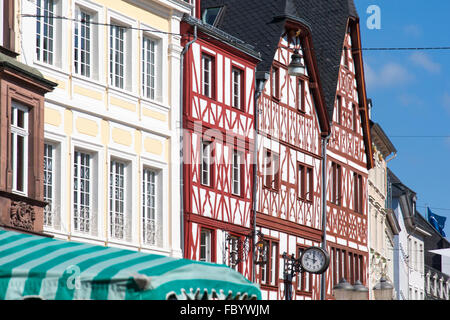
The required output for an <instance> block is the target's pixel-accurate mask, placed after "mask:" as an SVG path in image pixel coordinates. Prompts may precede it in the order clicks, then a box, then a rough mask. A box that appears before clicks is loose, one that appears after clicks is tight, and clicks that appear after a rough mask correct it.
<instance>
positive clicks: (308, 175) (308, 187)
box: [297, 164, 314, 201]
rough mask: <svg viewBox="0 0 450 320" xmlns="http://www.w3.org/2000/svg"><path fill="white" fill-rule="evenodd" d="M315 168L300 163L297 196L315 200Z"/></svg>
mask: <svg viewBox="0 0 450 320" xmlns="http://www.w3.org/2000/svg"><path fill="white" fill-rule="evenodd" d="M313 179H314V176H313V168H312V167H308V166H305V165H303V164H299V165H298V175H297V196H298V197H299V198H300V199H304V200H307V201H312V200H313V188H314V187H313V183H314V180H313Z"/></svg>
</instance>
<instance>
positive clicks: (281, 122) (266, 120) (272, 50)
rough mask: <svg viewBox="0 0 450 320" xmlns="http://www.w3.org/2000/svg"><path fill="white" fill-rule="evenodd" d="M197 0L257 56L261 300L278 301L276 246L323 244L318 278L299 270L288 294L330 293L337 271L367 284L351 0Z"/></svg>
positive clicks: (363, 131) (361, 110)
mask: <svg viewBox="0 0 450 320" xmlns="http://www.w3.org/2000/svg"><path fill="white" fill-rule="evenodd" d="M201 4H202V7H201V10H202V12H206V10H212V9H215V10H218V9H219V8H222V11H223V13H222V14H221V16H220V19H219V20H218V21H216V22H215V23H216V26H217V27H218V28H220V29H223V30H224V31H226V32H229V33H231V34H233V35H235V36H237V37H238V38H241V39H243V40H244V41H246V42H248V43H250V44H252V45H255V47H256V48H257V50H259V51H260V52H261V54H262V62H261V63H260V64H258V68H257V75H256V78H257V85H256V88H257V92H256V94H257V95H258V93H259V92H258V89H259V88H261V92H260V97H259V100H258V101H259V103H258V116H257V118H256V119H257V121H258V124H257V127H258V134H259V135H258V136H257V139H258V141H257V145H258V173H257V174H258V177H257V182H258V184H257V197H256V202H257V203H256V210H257V221H256V222H257V228H258V229H260V230H261V231H262V232H263V234H264V235H265V237H266V239H267V241H268V245H269V248H270V249H269V250H268V260H267V263H266V264H265V265H262V266H261V267H258V268H257V280H258V281H259V282H260V283H261V285H262V289H263V292H264V293H265V298H267V299H284V298H285V296H284V285H283V280H284V277H283V271H284V270H283V268H284V263H283V259H282V253H284V252H287V253H288V254H295V256H296V257H298V256H299V251H301V250H302V249H303V248H304V247H307V246H312V245H321V246H324V244H326V248H327V250H328V252H329V254H330V256H331V263H330V266H329V268H328V271H327V272H326V275H325V277H324V279H325V281H320V280H321V278H320V277H319V276H316V275H308V274H305V273H302V274H299V275H297V277H296V278H295V279H294V283H293V286H294V287H295V290H294V292H293V299H319V298H322V299H329V298H333V290H332V289H333V286H334V285H335V284H336V283H337V282H338V281H339V280H340V279H341V278H346V279H347V281H349V282H350V283H352V284H354V283H355V282H356V281H357V280H359V281H361V282H362V283H363V284H364V285H366V284H367V278H368V218H367V203H368V201H367V199H368V197H367V177H368V170H369V169H370V168H371V167H372V156H371V154H372V151H371V139H370V127H369V123H368V120H369V118H368V112H367V101H366V93H365V83H364V72H363V63H362V56H361V52H360V51H359V50H358V48H359V47H360V42H361V41H360V33H359V18H358V15H357V12H356V9H355V6H354V3H353V1H352V0H341V1H317V0H314V1H313V0H284V1H270V2H267V1H265V2H261V1H245V2H244V3H242V2H241V1H222V0H203V1H202V2H201ZM243 12H245V14H244V13H243ZM293 49H298V51H299V53H300V54H301V55H302V61H303V63H304V65H305V66H306V70H305V74H304V76H303V77H292V76H289V75H288V74H287V66H288V65H289V63H290V62H291V54H292V52H293ZM259 84H261V87H260V86H259ZM324 110H325V111H324ZM322 143H324V145H325V146H326V148H327V151H326V155H325V154H323V152H322V146H323V145H322ZM325 156H326V158H327V160H326V162H325V167H326V172H325V173H324V175H322V165H323V159H324V157H325ZM277 169H279V170H277ZM323 181H325V186H326V191H325V192H324V191H323V190H322V186H323V184H322V182H323ZM324 197H326V198H324ZM324 199H326V202H325V203H326V211H325V212H324V211H323V205H322V203H324V202H323V200H324ZM325 213H326V215H325ZM323 217H326V220H325V225H326V228H324V227H323V223H322V222H323ZM324 229H325V230H324Z"/></svg>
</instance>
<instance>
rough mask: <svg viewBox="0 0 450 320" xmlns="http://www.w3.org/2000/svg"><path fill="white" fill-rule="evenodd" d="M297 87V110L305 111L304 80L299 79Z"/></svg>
mask: <svg viewBox="0 0 450 320" xmlns="http://www.w3.org/2000/svg"><path fill="white" fill-rule="evenodd" d="M297 88H298V90H297V110H298V111H301V112H305V81H304V80H302V79H299V80H298V85H297Z"/></svg>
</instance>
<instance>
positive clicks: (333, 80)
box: [201, 0, 358, 119]
mask: <svg viewBox="0 0 450 320" xmlns="http://www.w3.org/2000/svg"><path fill="white" fill-rule="evenodd" d="M217 6H224V7H225V10H226V12H225V14H224V16H223V17H222V19H221V21H220V23H219V24H218V25H217V27H218V28H220V29H222V30H224V31H225V32H228V33H230V34H232V35H234V36H236V37H238V38H240V39H242V40H244V41H245V42H247V43H250V44H251V45H253V46H255V48H256V50H257V51H259V52H260V53H261V57H262V62H261V63H260V64H259V65H258V67H257V71H266V72H268V71H270V67H271V65H272V61H273V57H274V54H275V52H276V49H277V46H278V41H279V39H280V36H281V34H282V32H283V26H284V23H285V21H286V20H287V19H293V20H297V21H299V22H302V23H303V24H304V25H305V26H307V27H309V29H310V31H311V33H312V42H313V47H314V51H315V53H316V58H317V64H318V70H319V76H320V80H321V85H322V88H323V94H324V99H325V104H326V107H327V110H328V115H329V118H330V119H332V115H333V109H334V101H335V97H336V88H337V83H338V78H339V67H340V61H341V54H342V48H343V44H344V39H345V34H346V28H347V21H348V18H349V17H354V18H358V15H357V12H356V8H355V5H354V3H353V0H202V1H201V7H202V10H203V9H205V8H210V7H217Z"/></svg>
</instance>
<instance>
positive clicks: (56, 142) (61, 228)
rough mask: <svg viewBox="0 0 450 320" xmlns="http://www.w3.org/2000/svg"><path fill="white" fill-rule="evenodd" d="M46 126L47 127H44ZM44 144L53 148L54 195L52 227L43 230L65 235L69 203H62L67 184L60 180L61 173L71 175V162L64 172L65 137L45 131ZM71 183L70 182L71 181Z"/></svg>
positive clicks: (65, 162) (45, 227)
mask: <svg viewBox="0 0 450 320" xmlns="http://www.w3.org/2000/svg"><path fill="white" fill-rule="evenodd" d="M46 126H47V125H46ZM44 142H45V143H46V144H50V145H52V146H53V152H54V160H53V181H52V182H53V187H54V193H53V195H52V196H53V197H52V198H53V199H52V211H53V212H52V213H53V225H52V226H49V225H47V226H46V225H44V230H46V231H49V232H56V233H62V232H64V233H67V220H68V219H67V211H70V210H66V208H70V206H71V201H70V202H68V203H66V202H65V201H62V195H65V194H66V190H67V188H66V187H67V183H65V182H64V183H63V181H67V180H66V179H68V178H67V177H64V178H65V179H64V180H63V179H62V178H63V177H62V174H61V173H62V172H70V174H71V169H70V166H71V162H70V166H69V170H68V171H67V170H66V166H67V161H63V159H62V157H61V155H65V154H67V151H66V137H65V136H64V135H61V134H58V133H54V132H50V131H48V130H47V128H46V129H45V132H44ZM70 179H72V176H71V175H70ZM71 181H72V180H71Z"/></svg>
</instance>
